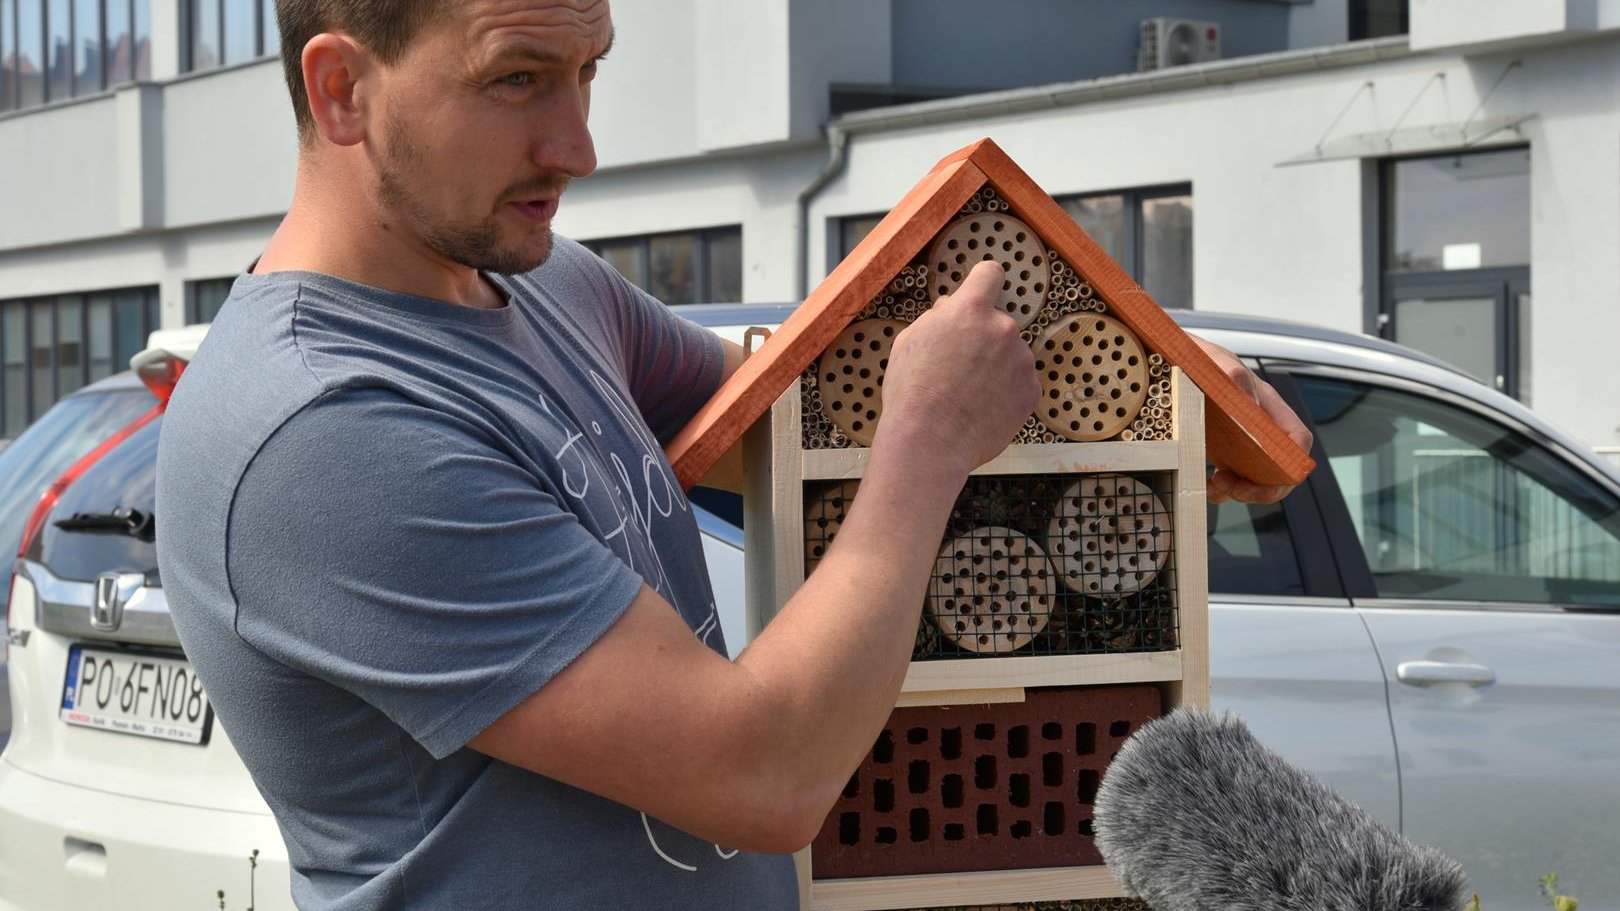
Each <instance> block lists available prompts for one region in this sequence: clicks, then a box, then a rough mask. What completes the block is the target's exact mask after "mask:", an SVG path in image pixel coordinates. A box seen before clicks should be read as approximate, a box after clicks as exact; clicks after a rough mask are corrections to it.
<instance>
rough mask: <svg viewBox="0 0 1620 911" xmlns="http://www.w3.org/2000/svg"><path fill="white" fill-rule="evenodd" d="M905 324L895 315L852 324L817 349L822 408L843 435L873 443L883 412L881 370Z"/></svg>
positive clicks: (863, 444) (818, 384)
mask: <svg viewBox="0 0 1620 911" xmlns="http://www.w3.org/2000/svg"><path fill="white" fill-rule="evenodd" d="M905 328H906V324H905V323H902V322H900V321H899V320H894V319H865V320H861V321H859V322H856V323H851V324H850V326H849V327H848V328H846V329H845V330H844V331H843V332H841V333H839V335H838V338H836V339H834V340H833V343H832V344H831V345H829V346H827V350H826V351H825V352H823V353H822V355H821V359H820V361H819V362H818V363H819V366H818V367H817V369H816V385H817V387H818V388H819V389H820V390H821V402H822V409H823V411H824V413H825V414H826V415H827V418H828V419H829V420H831V421H832V422H833V423H834V424H836V425H837V426H838V429H839V430H842V431H843V432H844V434H845V435H846V436H848V437H849V438H850V439H851V440H854V441H855V442H856V443H859V444H860V445H862V446H870V445H872V438H873V436H874V435H875V434H876V433H877V425H878V419H879V418H880V417H882V416H883V373H884V371H886V370H887V369H888V368H889V351H890V350H891V349H893V347H894V340H895V337H896V336H898V335H899V334H900V332H901V330H903V329H905Z"/></svg>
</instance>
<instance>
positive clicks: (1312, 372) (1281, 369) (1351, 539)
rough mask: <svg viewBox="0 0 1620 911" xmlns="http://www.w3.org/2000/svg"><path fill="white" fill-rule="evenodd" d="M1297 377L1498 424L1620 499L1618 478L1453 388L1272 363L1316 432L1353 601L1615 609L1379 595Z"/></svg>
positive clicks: (1319, 498) (1324, 491) (1329, 525)
mask: <svg viewBox="0 0 1620 911" xmlns="http://www.w3.org/2000/svg"><path fill="white" fill-rule="evenodd" d="M1299 376H1306V377H1313V378H1314V377H1319V378H1322V379H1326V380H1337V381H1340V382H1350V383H1360V384H1362V385H1366V386H1372V387H1375V388H1379V389H1384V390H1388V391H1391V392H1397V393H1404V394H1407V395H1415V396H1419V397H1422V398H1427V399H1430V400H1433V401H1434V402H1436V403H1438V404H1440V405H1443V406H1449V407H1452V408H1455V409H1457V410H1459V411H1464V412H1467V413H1468V414H1469V415H1470V416H1472V417H1476V418H1478V419H1480V420H1483V421H1487V422H1490V423H1493V424H1496V425H1499V426H1501V427H1502V428H1504V429H1505V430H1508V431H1511V432H1513V433H1516V434H1520V435H1522V436H1523V437H1525V438H1526V439H1528V440H1529V441H1530V442H1531V443H1533V444H1534V445H1536V446H1540V447H1542V448H1543V449H1545V450H1547V451H1548V453H1549V454H1550V455H1553V456H1555V457H1557V459H1558V461H1559V462H1561V463H1562V464H1564V465H1566V466H1568V467H1569V468H1570V469H1571V470H1573V471H1576V472H1579V473H1580V474H1582V475H1583V476H1584V477H1586V478H1587V479H1588V480H1590V481H1591V482H1592V483H1593V484H1595V485H1597V486H1599V487H1602V488H1603V489H1605V490H1607V491H1609V492H1610V493H1611V494H1613V495H1615V496H1616V497H1617V498H1620V489H1617V488H1616V486H1615V483H1614V481H1613V480H1612V479H1611V478H1609V476H1608V475H1606V474H1604V473H1603V472H1602V471H1601V470H1600V469H1598V468H1597V467H1595V466H1594V465H1593V464H1591V463H1590V462H1588V461H1587V460H1586V459H1584V458H1582V457H1581V455H1580V453H1579V452H1577V451H1576V450H1574V449H1572V448H1571V447H1570V446H1568V445H1566V444H1565V443H1564V442H1563V441H1561V440H1559V439H1558V438H1556V437H1554V436H1550V435H1549V434H1547V433H1546V432H1544V431H1543V430H1542V429H1540V428H1538V427H1535V426H1534V425H1531V424H1528V423H1525V422H1524V421H1523V420H1520V419H1519V418H1518V417H1516V416H1514V415H1513V414H1511V413H1509V412H1507V411H1502V410H1499V409H1497V408H1494V407H1492V406H1490V405H1488V404H1485V403H1484V402H1480V401H1477V400H1475V399H1473V398H1471V397H1469V396H1467V395H1464V394H1462V393H1460V392H1457V391H1455V390H1452V389H1447V388H1445V387H1443V386H1434V385H1429V384H1425V383H1421V382H1418V381H1416V380H1411V379H1407V378H1405V377H1399V376H1392V375H1390V374H1386V373H1377V372H1374V371H1370V370H1362V369H1357V368H1354V367H1339V366H1331V365H1326V364H1306V363H1298V362H1290V363H1288V364H1283V365H1273V366H1272V367H1271V369H1270V370H1268V372H1267V373H1266V378H1267V379H1268V380H1269V381H1271V382H1272V384H1273V386H1275V387H1276V388H1277V389H1278V392H1279V393H1281V394H1282V395H1283V398H1284V400H1285V401H1287V402H1288V404H1289V406H1290V407H1291V408H1293V409H1294V411H1295V413H1297V414H1298V415H1299V416H1300V418H1301V420H1303V421H1304V422H1305V424H1306V426H1307V427H1308V428H1310V430H1311V432H1312V433H1313V434H1314V435H1315V438H1316V439H1315V442H1314V443H1313V445H1312V457H1313V458H1315V459H1316V470H1315V471H1313V472H1311V475H1310V477H1309V478H1308V479H1307V484H1309V486H1310V487H1311V489H1312V492H1313V500H1314V502H1315V503H1316V504H1317V506H1318V508H1319V509H1320V510H1321V513H1320V514H1321V517H1322V519H1323V522H1324V525H1325V531H1326V541H1327V542H1328V544H1329V545H1330V547H1331V550H1332V554H1333V557H1334V560H1335V562H1336V564H1337V566H1338V570H1339V575H1340V578H1341V579H1342V580H1343V583H1344V591H1345V595H1346V596H1347V597H1349V598H1350V599H1351V601H1352V602H1354V603H1356V604H1358V605H1361V606H1375V607H1400V606H1409V605H1416V606H1420V607H1424V608H1441V609H1443V608H1463V609H1470V610H1477V609H1487V610H1502V611H1519V612H1523V611H1535V610H1548V611H1573V612H1588V613H1591V612H1613V610H1614V608H1612V607H1604V606H1601V605H1590V604H1586V605H1583V604H1555V603H1539V602H1531V601H1457V600H1448V599H1440V598H1422V597H1414V596H1409V595H1403V596H1398V597H1380V596H1379V594H1378V589H1377V586H1376V583H1375V582H1374V579H1373V573H1372V565H1371V563H1370V562H1369V561H1368V560H1367V555H1366V551H1365V550H1364V548H1363V545H1362V542H1361V536H1360V535H1359V534H1357V533H1356V528H1355V522H1354V520H1353V519H1352V518H1351V515H1350V507H1349V504H1348V503H1347V502H1346V501H1345V499H1344V493H1343V489H1342V488H1341V487H1340V485H1339V481H1338V477H1337V475H1336V474H1335V473H1334V471H1333V465H1332V463H1331V462H1330V461H1329V459H1328V453H1327V452H1326V451H1325V450H1324V448H1323V446H1322V443H1321V434H1320V433H1317V432H1316V427H1315V424H1314V422H1312V421H1311V419H1310V415H1309V413H1308V412H1307V411H1306V409H1305V403H1304V400H1303V398H1302V397H1301V396H1300V394H1299V391H1298V387H1297V386H1296V385H1294V383H1293V378H1294V377H1299ZM1279 380H1280V382H1279Z"/></svg>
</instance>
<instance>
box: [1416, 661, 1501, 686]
mask: <svg viewBox="0 0 1620 911" xmlns="http://www.w3.org/2000/svg"><path fill="white" fill-rule="evenodd" d="M1395 679H1397V680H1399V681H1400V682H1402V683H1409V684H1411V685H1413V686H1434V685H1435V684H1437V683H1464V684H1467V685H1468V686H1489V685H1491V684H1493V683H1495V682H1496V671H1494V670H1492V669H1490V668H1489V667H1486V666H1485V665H1483V664H1469V663H1467V662H1459V661H1402V662H1401V663H1400V664H1398V665H1396V666H1395Z"/></svg>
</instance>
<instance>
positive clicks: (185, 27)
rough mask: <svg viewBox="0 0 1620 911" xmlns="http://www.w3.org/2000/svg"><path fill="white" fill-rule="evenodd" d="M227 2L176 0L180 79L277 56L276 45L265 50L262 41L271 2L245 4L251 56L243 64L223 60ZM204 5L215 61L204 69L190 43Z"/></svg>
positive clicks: (260, 0) (278, 48)
mask: <svg viewBox="0 0 1620 911" xmlns="http://www.w3.org/2000/svg"><path fill="white" fill-rule="evenodd" d="M130 2H131V3H132V4H133V2H134V0H130ZM231 2H232V0H180V72H181V74H182V75H183V74H186V73H211V72H213V71H215V70H222V69H227V68H230V67H234V66H241V65H245V64H250V63H258V62H260V61H262V60H266V59H269V58H271V57H277V56H280V54H281V43H280V41H277V42H275V44H274V46H271V47H266V46H265V45H266V41H265V38H266V37H267V32H268V31H269V30H268V29H266V28H265V23H266V19H265V10H266V8H267V7H270V8H272V11H271V16H274V11H273V4H274V2H275V0H246V2H249V3H250V4H251V6H252V8H251V9H250V10H247V11H245V12H244V15H248V16H251V17H252V26H253V51H254V53H253V54H252V56H250V57H248V58H247V59H246V60H230V59H227V55H226V53H225V40H226V29H225V7H226V5H227V4H229V3H231ZM205 3H206V4H211V5H212V6H213V7H214V15H215V21H216V22H217V23H218V25H217V26H216V27H215V29H214V32H215V34H214V35H213V36H212V37H213V40H214V48H215V50H216V53H217V54H218V55H219V60H218V62H216V63H213V64H210V65H208V66H202V67H199V66H198V65H197V59H196V52H197V44H196V41H195V40H193V39H194V38H195V37H196V35H197V23H196V18H197V16H196V8H197V6H198V5H200V4H205Z"/></svg>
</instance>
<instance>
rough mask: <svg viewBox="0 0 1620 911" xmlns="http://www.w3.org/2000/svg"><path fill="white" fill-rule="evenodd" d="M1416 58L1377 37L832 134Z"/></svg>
mask: <svg viewBox="0 0 1620 911" xmlns="http://www.w3.org/2000/svg"><path fill="white" fill-rule="evenodd" d="M1427 53H1429V52H1427V51H1414V50H1412V48H1411V45H1410V42H1409V41H1408V38H1407V36H1406V35H1396V36H1394V37H1390V38H1372V39H1368V40H1366V41H1352V42H1348V43H1346V44H1335V45H1329V46H1327V47H1315V48H1304V49H1302V50H1291V51H1279V52H1277V53H1273V54H1255V55H1253V56H1249V57H1237V58H1233V59H1231V60H1216V61H1211V62H1209V63H1199V64H1191V65H1188V66H1178V67H1173V68H1170V69H1163V70H1155V71H1153V72H1148V73H1124V74H1121V75H1118V76H1104V77H1102V78H1100V79H1086V80H1081V81H1077V82H1056V83H1050V84H1047V85H1037V86H1025V87H1021V88H1016V89H1005V90H1002V91H995V92H982V93H978V94H974V95H962V96H958V97H956V98H941V99H937V100H934V101H919V102H916V103H914V104H903V105H896V106H894V107H887V108H874V109H872V110H870V111H857V112H855V113H851V114H845V115H843V116H842V117H836V118H834V119H832V120H830V121H828V125H829V127H832V128H835V129H837V130H840V131H842V132H844V133H847V134H850V135H856V134H860V133H877V132H883V131H885V130H898V129H905V128H907V127H915V126H926V125H932V124H939V123H951V122H955V121H961V120H973V119H975V118H979V117H984V116H988V115H999V114H1020V113H1025V112H1028V111H1038V110H1044V109H1048V108H1060V107H1071V106H1075V105H1081V104H1087V103H1090V102H1094V101H1113V100H1116V99H1121V98H1133V97H1137V96H1141V95H1152V94H1158V93H1161V92H1173V91H1181V90H1184V89H1196V88H1204V87H1208V86H1221V85H1232V84H1235V83H1241V82H1252V81H1255V80H1258V79H1267V78H1271V77H1274V76H1291V75H1295V74H1298V73H1313V72H1322V71H1326V70H1335V69H1343V68H1346V67H1351V66H1359V65H1362V64H1367V63H1377V62H1381V61H1385V60H1400V59H1404V58H1407V57H1413V56H1419V55H1423V54H1427Z"/></svg>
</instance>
